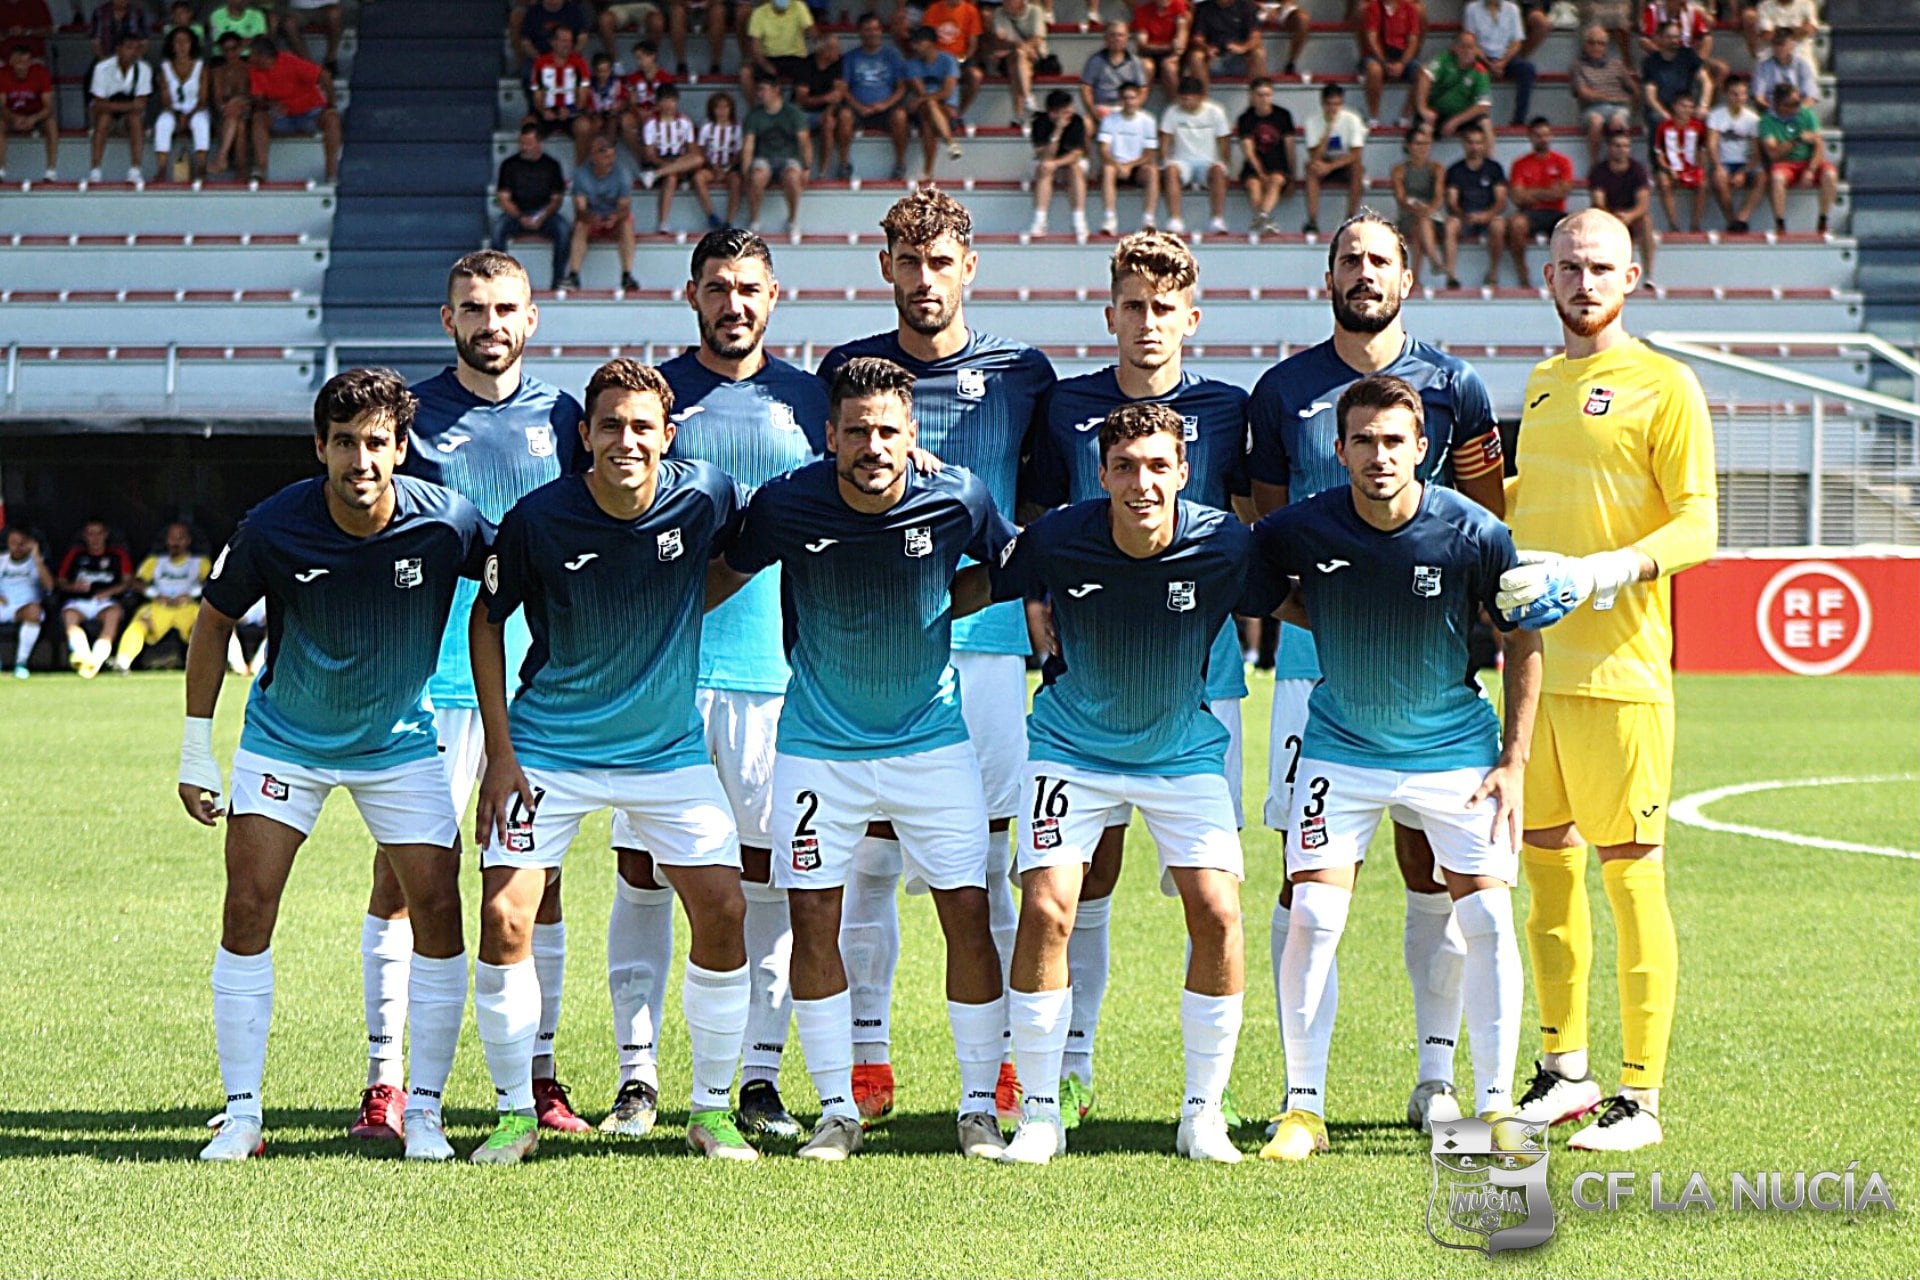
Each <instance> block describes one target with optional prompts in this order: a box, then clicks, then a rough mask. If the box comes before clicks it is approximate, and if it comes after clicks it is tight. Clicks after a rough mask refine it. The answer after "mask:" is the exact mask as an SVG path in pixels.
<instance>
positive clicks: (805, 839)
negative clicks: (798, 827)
mask: <svg viewBox="0 0 1920 1280" xmlns="http://www.w3.org/2000/svg"><path fill="white" fill-rule="evenodd" d="M793 869H794V870H795V871H818V870H819V869H820V837H819V836H795V837H794V838H793Z"/></svg>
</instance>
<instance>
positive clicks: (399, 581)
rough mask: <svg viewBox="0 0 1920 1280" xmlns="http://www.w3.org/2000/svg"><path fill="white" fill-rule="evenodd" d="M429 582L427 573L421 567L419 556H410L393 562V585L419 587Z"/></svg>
mask: <svg viewBox="0 0 1920 1280" xmlns="http://www.w3.org/2000/svg"><path fill="white" fill-rule="evenodd" d="M426 580H427V571H426V570H425V569H423V568H421V567H420V557H419V556H409V557H408V558H406V559H404V560H395V561H394V562H393V585H394V586H396V587H417V586H419V585H420V584H421V583H423V582H425V581H426Z"/></svg>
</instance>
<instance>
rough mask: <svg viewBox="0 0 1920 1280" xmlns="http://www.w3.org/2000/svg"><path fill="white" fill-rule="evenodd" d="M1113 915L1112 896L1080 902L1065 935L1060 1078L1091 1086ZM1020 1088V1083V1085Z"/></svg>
mask: <svg viewBox="0 0 1920 1280" xmlns="http://www.w3.org/2000/svg"><path fill="white" fill-rule="evenodd" d="M1112 916H1113V899H1112V898H1094V899H1092V900H1091V901H1083V902H1082V903H1081V904H1080V909H1079V911H1078V912H1076V913H1075V914H1074V917H1073V932H1071V933H1069V934H1068V935H1067V971H1068V972H1069V973H1070V974H1072V976H1073V1007H1072V1008H1071V1009H1070V1010H1069V1013H1068V1020H1067V1039H1066V1046H1067V1051H1066V1054H1065V1056H1064V1057H1063V1058H1062V1059H1061V1063H1060V1071H1061V1074H1062V1077H1063V1078H1064V1077H1065V1076H1076V1077H1078V1078H1079V1080H1080V1083H1081V1084H1084V1085H1086V1086H1087V1088H1089V1089H1091V1088H1093V1035H1094V1032H1096V1031H1098V1030H1099V1029H1100V1003H1101V1001H1103V1000H1105V999H1106V998H1107V974H1108V969H1109V966H1110V964H1111V956H1112V950H1111V948H1110V947H1109V945H1108V932H1107V922H1108V921H1109V920H1110V919H1111V918H1112ZM1022 1087H1024V1086H1022Z"/></svg>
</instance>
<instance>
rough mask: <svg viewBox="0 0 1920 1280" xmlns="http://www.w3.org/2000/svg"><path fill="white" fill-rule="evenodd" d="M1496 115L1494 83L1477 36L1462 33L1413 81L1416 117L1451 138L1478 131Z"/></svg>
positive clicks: (1438, 133)
mask: <svg viewBox="0 0 1920 1280" xmlns="http://www.w3.org/2000/svg"><path fill="white" fill-rule="evenodd" d="M1492 112H1493V81H1492V79H1491V78H1489V77H1488V75H1487V69H1486V68H1485V67H1484V66H1482V65H1481V62H1480V45H1479V42H1478V41H1476V40H1475V39H1474V38H1473V33H1472V32H1471V31H1467V30H1464V29H1463V30H1461V32H1460V34H1458V35H1456V36H1455V37H1454V38H1453V44H1452V45H1451V46H1449V47H1448V49H1447V51H1446V52H1445V53H1442V54H1441V55H1440V56H1439V57H1437V58H1435V59H1434V60H1433V61H1432V62H1429V63H1428V64H1427V65H1425V66H1423V67H1421V68H1420V70H1419V73H1418V74H1417V75H1415V76H1414V80H1413V114H1414V116H1415V117H1416V118H1418V119H1421V120H1425V121H1426V122H1427V123H1428V124H1430V125H1432V126H1433V128H1434V132H1435V134H1437V135H1438V136H1439V137H1442V138H1451V137H1452V136H1453V135H1454V134H1456V133H1465V132H1466V131H1467V130H1469V129H1473V128H1477V127H1478V126H1479V125H1480V124H1481V123H1482V122H1483V121H1484V122H1486V123H1487V124H1489V125H1490V124H1491V123H1492V121H1491V120H1490V119H1489V118H1488V117H1489V116H1490V115H1491V114H1492Z"/></svg>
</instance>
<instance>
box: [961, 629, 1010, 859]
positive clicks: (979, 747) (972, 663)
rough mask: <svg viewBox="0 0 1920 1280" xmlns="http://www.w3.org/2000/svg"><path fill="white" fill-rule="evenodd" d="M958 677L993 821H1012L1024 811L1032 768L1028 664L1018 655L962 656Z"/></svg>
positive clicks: (964, 713) (968, 730)
mask: <svg viewBox="0 0 1920 1280" xmlns="http://www.w3.org/2000/svg"><path fill="white" fill-rule="evenodd" d="M953 674H954V677H955V678H956V679H957V680H958V682H959V685H960V713H961V715H962V716H964V717H965V718H966V721H967V737H968V738H969V739H971V740H972V742H973V754H974V755H975V756H976V757H978V758H979V761H980V786H981V789H982V790H983V791H985V792H986V796H987V816H988V817H989V818H992V819H994V820H995V821H998V820H999V819H1001V818H1011V817H1013V816H1014V815H1015V814H1017V813H1019V812H1020V783H1021V779H1023V778H1024V777H1025V776H1026V774H1025V770H1026V767H1027V664H1026V661H1025V660H1024V659H1022V658H1021V657H1020V656H1019V655H1018V654H1013V653H956V654H954V655H953Z"/></svg>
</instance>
